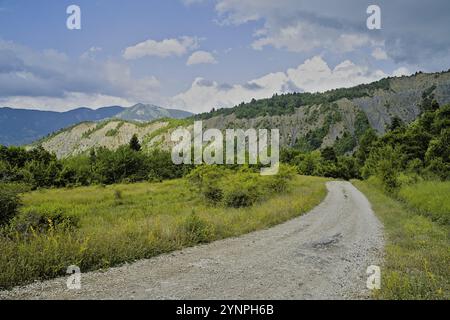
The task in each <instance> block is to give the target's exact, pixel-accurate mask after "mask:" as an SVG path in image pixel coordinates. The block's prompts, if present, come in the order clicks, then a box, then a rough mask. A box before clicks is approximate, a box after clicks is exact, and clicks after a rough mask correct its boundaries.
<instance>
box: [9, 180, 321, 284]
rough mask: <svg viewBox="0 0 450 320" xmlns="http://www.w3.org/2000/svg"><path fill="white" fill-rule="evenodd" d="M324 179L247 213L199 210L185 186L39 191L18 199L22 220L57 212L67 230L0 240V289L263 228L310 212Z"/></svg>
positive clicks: (300, 184)
mask: <svg viewBox="0 0 450 320" xmlns="http://www.w3.org/2000/svg"><path fill="white" fill-rule="evenodd" d="M325 181H327V180H326V179H324V178H316V177H303V176H296V177H295V178H294V179H293V180H292V181H291V182H290V183H289V192H286V193H284V194H280V195H275V196H273V197H270V198H269V199H267V200H265V201H263V202H260V203H257V204H254V205H253V206H251V207H247V208H225V207H213V206H208V205H206V204H205V203H204V201H203V199H202V197H201V196H200V195H198V194H197V193H196V192H193V191H192V190H191V188H190V187H189V184H188V183H187V182H186V181H185V180H172V181H165V182H163V183H136V184H120V185H112V186H91V187H81V188H73V189H54V190H40V191H35V192H31V193H27V194H25V195H24V196H23V202H24V207H23V208H22V209H21V213H20V214H21V215H22V216H23V217H24V219H26V218H27V217H35V216H36V214H35V213H43V212H57V213H63V214H64V217H66V218H67V217H68V218H70V219H68V221H69V222H70V221H76V222H77V223H76V227H75V228H74V229H59V228H58V227H53V224H52V223H50V224H49V225H50V227H49V228H48V229H46V231H45V232H32V233H30V234H28V235H27V237H26V238H24V237H23V236H19V234H17V235H16V236H14V233H12V234H11V233H8V236H6V235H4V236H2V237H0V252H1V255H0V287H1V288H10V287H12V286H15V285H19V284H24V283H28V282H31V281H33V280H43V279H49V278H53V277H56V276H61V275H64V274H65V272H66V269H67V267H68V266H70V265H77V266H79V267H80V268H81V270H82V271H83V272H86V271H89V270H96V269H103V268H107V267H110V266H114V265H119V264H121V263H124V262H132V261H134V260H137V259H142V258H149V257H152V256H155V255H158V254H161V253H165V252H170V251H173V250H177V249H181V248H183V247H187V246H193V245H196V244H199V243H207V242H211V241H214V240H218V239H223V238H227V237H233V236H239V235H242V234H245V233H248V232H251V231H255V230H259V229H264V228H268V227H271V226H273V225H276V224H278V223H281V222H284V221H286V220H289V219H291V218H293V217H296V216H298V215H300V214H302V213H304V212H307V211H309V210H310V209H312V208H313V207H314V206H316V205H317V204H319V203H320V202H321V201H322V199H323V198H324V197H325V195H326V187H325Z"/></svg>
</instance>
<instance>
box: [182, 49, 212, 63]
mask: <svg viewBox="0 0 450 320" xmlns="http://www.w3.org/2000/svg"><path fill="white" fill-rule="evenodd" d="M215 63H217V60H216V58H214V56H213V55H212V54H211V53H209V52H206V51H196V52H194V53H192V54H191V56H190V57H189V59H188V60H187V62H186V65H188V66H192V65H195V64H215Z"/></svg>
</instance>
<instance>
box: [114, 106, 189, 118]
mask: <svg viewBox="0 0 450 320" xmlns="http://www.w3.org/2000/svg"><path fill="white" fill-rule="evenodd" d="M191 115H192V113H190V112H187V111H183V110H177V109H165V108H162V107H159V106H156V105H154V104H145V103H137V104H135V105H133V106H131V107H129V108H126V109H125V110H124V111H122V112H121V113H119V114H117V115H116V116H115V118H118V119H122V120H128V121H138V122H148V121H152V120H156V119H161V118H174V119H183V118H187V117H190V116H191Z"/></svg>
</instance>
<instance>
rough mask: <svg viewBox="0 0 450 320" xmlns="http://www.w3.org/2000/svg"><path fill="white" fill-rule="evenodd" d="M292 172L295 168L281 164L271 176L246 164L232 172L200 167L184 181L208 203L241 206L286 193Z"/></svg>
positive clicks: (217, 167)
mask: <svg viewBox="0 0 450 320" xmlns="http://www.w3.org/2000/svg"><path fill="white" fill-rule="evenodd" d="M294 175H295V168H293V167H290V166H286V165H281V166H280V170H279V172H278V174H276V175H273V176H260V175H259V174H258V173H257V172H254V171H252V169H250V168H248V167H243V168H242V169H240V170H238V171H232V170H229V169H227V168H224V167H220V166H199V167H197V168H196V169H195V170H192V172H191V173H190V174H189V175H188V176H187V180H188V181H189V183H190V184H191V185H192V186H193V187H194V188H195V189H196V190H197V191H198V192H199V193H200V194H201V195H202V197H203V198H204V199H205V201H206V202H207V203H209V204H210V205H216V206H225V207H230V208H241V207H249V206H252V205H253V204H255V203H257V202H259V201H262V200H264V199H266V198H267V197H269V196H270V195H272V194H278V193H282V192H286V191H287V189H288V182H289V181H290V180H292V178H293V177H294Z"/></svg>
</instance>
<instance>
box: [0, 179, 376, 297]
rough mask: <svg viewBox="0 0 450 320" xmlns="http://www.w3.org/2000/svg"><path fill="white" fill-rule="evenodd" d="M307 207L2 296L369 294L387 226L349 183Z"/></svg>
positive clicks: (333, 184)
mask: <svg viewBox="0 0 450 320" xmlns="http://www.w3.org/2000/svg"><path fill="white" fill-rule="evenodd" d="M327 188H328V191H329V192H328V195H327V197H326V198H325V200H324V201H323V202H322V203H321V204H320V205H319V206H317V207H316V208H315V209H313V210H312V211H310V212H309V213H308V214H306V215H303V216H300V217H298V218H295V219H293V220H290V221H288V222H286V223H283V224H281V225H278V226H275V227H273V228H271V229H267V230H262V231H257V232H253V233H250V234H247V235H244V236H241V237H238V238H232V239H225V240H221V241H216V242H214V243H211V244H207V245H201V246H197V247H193V248H187V249H184V250H181V251H177V252H174V253H170V254H164V255H161V256H158V257H155V258H152V259H148V260H141V261H138V262H136V263H133V264H127V265H124V266H121V267H117V268H111V269H109V270H107V271H105V272H99V271H96V272H89V273H85V274H82V279H81V283H82V289H81V290H68V289H67V287H66V280H67V279H66V278H59V279H54V280H50V281H45V282H36V283H33V284H31V285H28V286H25V287H18V288H15V289H13V290H11V291H6V292H0V299H365V298H368V297H369V295H370V292H369V291H368V290H367V289H366V279H367V275H366V269H367V267H368V266H369V265H379V264H380V260H381V259H382V249H383V229H382V225H381V224H380V222H379V221H378V220H377V218H376V217H375V216H374V214H373V212H372V210H371V208H370V203H369V202H368V200H367V199H366V198H365V196H364V195H363V194H362V193H361V192H359V191H358V190H357V189H356V188H355V187H354V186H353V185H352V184H351V183H349V182H329V183H327Z"/></svg>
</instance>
